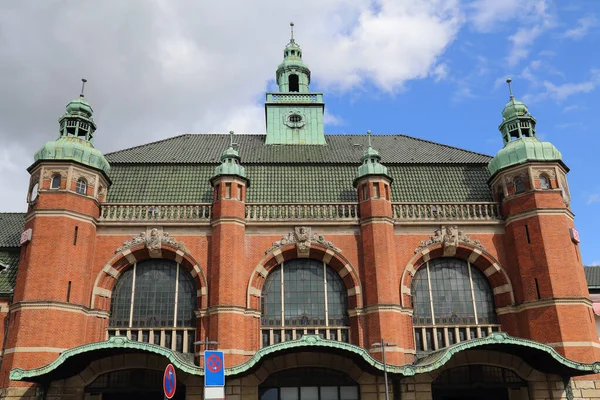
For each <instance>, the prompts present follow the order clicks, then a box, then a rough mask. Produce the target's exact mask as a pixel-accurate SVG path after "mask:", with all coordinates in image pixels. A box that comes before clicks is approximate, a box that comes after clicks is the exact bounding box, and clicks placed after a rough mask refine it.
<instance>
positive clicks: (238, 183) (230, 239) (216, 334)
mask: <svg viewBox="0 0 600 400" xmlns="http://www.w3.org/2000/svg"><path fill="white" fill-rule="evenodd" d="M212 185H213V187H214V203H213V217H212V222H211V225H212V235H211V243H210V265H209V267H208V287H209V291H208V292H209V303H208V315H209V329H208V332H209V334H208V338H209V340H216V341H218V342H219V343H220V344H219V349H221V350H223V351H224V352H225V363H226V366H228V367H229V366H232V365H236V364H240V363H242V362H243V361H245V360H246V357H245V356H244V355H243V352H245V351H249V350H252V349H253V348H254V347H256V346H253V345H252V343H251V337H254V336H256V335H250V334H249V333H248V329H247V328H248V327H249V326H250V324H251V323H252V318H253V317H252V316H248V315H245V310H246V287H247V285H248V282H247V274H246V273H245V271H244V266H245V251H244V246H245V235H246V218H245V210H246V186H247V180H246V179H243V178H240V177H235V176H227V175H225V176H219V177H218V178H215V179H213V181H212Z"/></svg>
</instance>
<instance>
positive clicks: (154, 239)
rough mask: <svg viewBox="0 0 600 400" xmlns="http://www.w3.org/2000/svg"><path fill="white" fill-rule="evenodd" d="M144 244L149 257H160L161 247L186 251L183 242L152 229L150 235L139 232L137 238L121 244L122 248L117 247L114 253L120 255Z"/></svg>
mask: <svg viewBox="0 0 600 400" xmlns="http://www.w3.org/2000/svg"><path fill="white" fill-rule="evenodd" d="M140 244H144V245H145V246H146V248H147V249H148V252H149V253H150V257H154V258H157V257H161V255H162V253H161V248H162V246H168V247H172V248H174V249H177V250H182V251H187V249H186V248H185V245H184V244H183V242H179V241H177V240H175V239H174V238H172V237H170V236H169V234H168V233H167V232H162V233H161V232H159V231H158V229H156V228H153V229H151V230H150V235H149V236H148V235H146V232H141V233H140V234H139V235H138V236H135V237H133V238H131V239H129V240H127V241H125V242H124V243H123V246H121V247H119V248H118V249H117V250H116V251H115V253H120V252H122V251H123V250H127V249H131V248H133V247H136V246H139V245H140Z"/></svg>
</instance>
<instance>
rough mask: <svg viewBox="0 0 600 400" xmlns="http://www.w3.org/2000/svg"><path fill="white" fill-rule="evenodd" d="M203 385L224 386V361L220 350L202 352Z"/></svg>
mask: <svg viewBox="0 0 600 400" xmlns="http://www.w3.org/2000/svg"><path fill="white" fill-rule="evenodd" d="M204 386H225V361H224V360H223V352H222V351H209V350H207V351H205V352H204Z"/></svg>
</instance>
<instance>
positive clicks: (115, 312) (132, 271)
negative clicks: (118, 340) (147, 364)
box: [108, 260, 197, 353]
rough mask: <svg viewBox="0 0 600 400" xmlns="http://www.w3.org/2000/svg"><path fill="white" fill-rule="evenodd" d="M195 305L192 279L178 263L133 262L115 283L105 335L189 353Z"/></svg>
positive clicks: (168, 261) (194, 324) (194, 289)
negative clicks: (106, 333)
mask: <svg viewBox="0 0 600 400" xmlns="http://www.w3.org/2000/svg"><path fill="white" fill-rule="evenodd" d="M176 300H177V301H176ZM196 305H197V297H196V284H195V282H194V279H193V278H192V275H191V274H190V273H189V272H188V271H186V270H185V269H184V268H182V267H181V266H180V265H179V264H177V263H176V262H174V261H170V260H147V261H142V262H139V263H136V264H134V265H133V267H132V268H129V269H127V270H125V272H123V273H122V274H121V276H120V277H119V280H118V281H117V283H116V284H115V288H114V290H113V293H112V301H111V304H110V320H109V324H108V326H109V330H108V332H109V336H127V337H129V338H130V339H132V340H137V341H141V342H146V343H153V344H157V345H160V346H163V347H168V348H170V349H172V350H176V351H179V352H183V353H193V351H194V345H193V343H194V341H195V339H196V338H195V332H196V330H195V326H196V317H195V314H194V310H195V309H196Z"/></svg>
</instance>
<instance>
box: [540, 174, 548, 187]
mask: <svg viewBox="0 0 600 400" xmlns="http://www.w3.org/2000/svg"><path fill="white" fill-rule="evenodd" d="M540 189H550V179H548V176H546V175H544V174H542V175H540Z"/></svg>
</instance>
